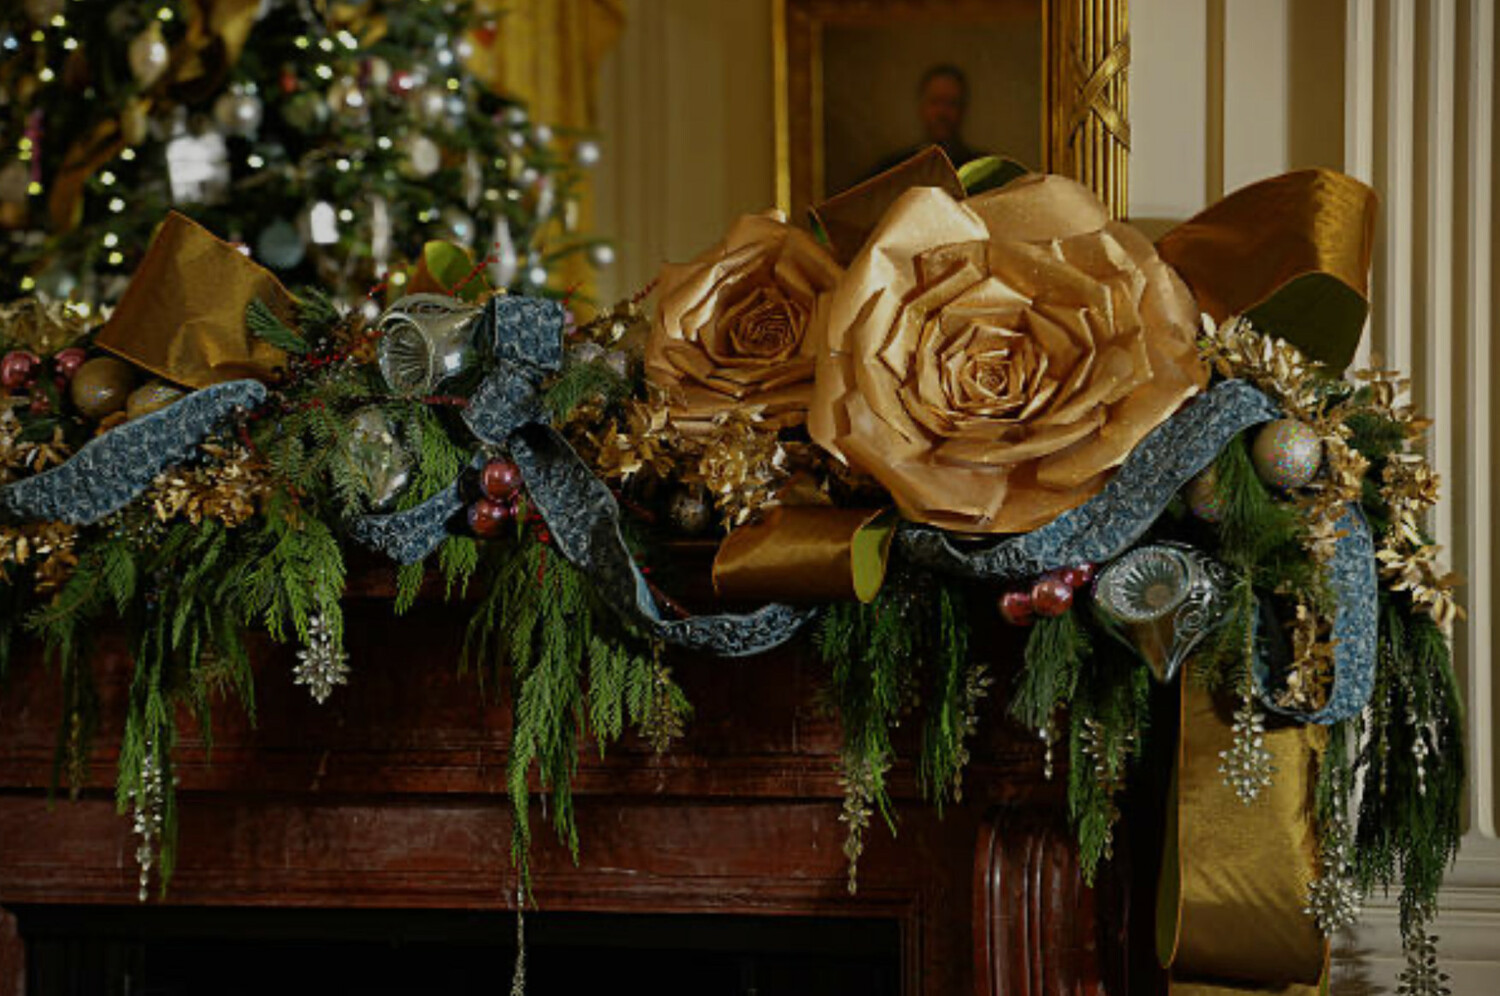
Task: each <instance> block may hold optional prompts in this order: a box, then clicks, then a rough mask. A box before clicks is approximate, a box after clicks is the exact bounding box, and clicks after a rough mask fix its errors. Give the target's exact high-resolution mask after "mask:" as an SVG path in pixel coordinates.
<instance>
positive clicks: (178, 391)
mask: <svg viewBox="0 0 1500 996" xmlns="http://www.w3.org/2000/svg"><path fill="white" fill-rule="evenodd" d="M185 393H186V392H185V391H183V389H182V388H180V387H178V386H177V385H175V384H168V383H167V382H166V381H164V380H153V381H148V382H147V383H145V384H142V385H141V386H140V387H138V388H136V389H135V390H134V391H131V392H130V397H128V398H126V399H125V417H126V418H128V419H137V418H140V417H141V416H142V415H150V414H151V413H152V412H159V411H161V410H162V409H163V408H165V407H167V406H168V405H170V404H172V403H173V402H175V401H177V400H178V399H179V398H181V397H182V396H183V394H185Z"/></svg>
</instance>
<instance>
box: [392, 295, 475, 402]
mask: <svg viewBox="0 0 1500 996" xmlns="http://www.w3.org/2000/svg"><path fill="white" fill-rule="evenodd" d="M479 314H480V308H479V306H478V305H473V304H467V303H465V302H463V301H458V300H455V299H454V298H451V297H448V296H447V295H444V294H408V295H407V296H406V297H403V298H401V299H400V300H398V301H396V302H395V303H394V304H392V305H391V306H390V307H389V308H387V309H386V311H385V314H383V315H381V316H380V322H379V324H378V325H377V326H376V327H377V329H378V330H379V332H380V346H379V349H378V357H377V358H378V360H379V362H380V373H381V375H382V376H384V377H385V382H386V384H388V385H390V388H391V390H393V391H396V392H397V393H401V394H425V393H427V392H430V391H432V390H433V389H434V388H436V387H437V386H438V385H439V384H441V383H442V382H443V381H445V380H447V379H448V378H450V377H453V376H455V375H457V374H460V373H462V372H463V371H465V370H467V369H468V368H469V367H470V366H472V365H473V363H474V361H475V358H476V351H475V347H474V327H475V325H476V324H477V323H478V321H479Z"/></svg>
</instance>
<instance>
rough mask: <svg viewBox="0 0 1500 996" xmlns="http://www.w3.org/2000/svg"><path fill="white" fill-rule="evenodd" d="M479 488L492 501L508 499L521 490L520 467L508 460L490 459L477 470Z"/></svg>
mask: <svg viewBox="0 0 1500 996" xmlns="http://www.w3.org/2000/svg"><path fill="white" fill-rule="evenodd" d="M479 490H480V491H483V492H484V496H485V497H486V498H490V499H492V500H494V501H509V500H510V499H512V498H514V497H515V496H516V495H517V494H519V493H520V491H521V468H520V467H517V466H516V465H515V464H513V463H511V462H510V461H509V460H491V461H490V462H489V463H487V464H485V465H484V469H483V470H481V471H480V472H479Z"/></svg>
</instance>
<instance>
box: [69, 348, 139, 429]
mask: <svg viewBox="0 0 1500 996" xmlns="http://www.w3.org/2000/svg"><path fill="white" fill-rule="evenodd" d="M134 384H135V371H134V370H132V369H131V367H130V364H128V363H126V362H125V361H124V360H117V359H115V358H114V357H113V356H100V357H96V358H95V359H92V360H89V361H88V362H87V363H85V364H84V365H83V366H81V367H79V368H78V372H77V373H76V374H74V375H73V380H72V382H71V383H70V384H69V385H68V395H69V396H70V397H71V398H72V399H73V406H74V407H75V408H77V409H78V410H79V411H80V412H82V413H83V415H84V416H85V417H86V418H91V419H94V420H96V421H97V420H99V419H102V418H104V417H105V416H106V415H109V414H112V413H114V412H117V411H120V410H121V409H123V408H124V407H125V401H126V399H127V398H128V397H129V396H130V389H131V387H132V386H133V385H134Z"/></svg>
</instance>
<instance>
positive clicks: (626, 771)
mask: <svg viewBox="0 0 1500 996" xmlns="http://www.w3.org/2000/svg"><path fill="white" fill-rule="evenodd" d="M462 620H463V613H462V610H461V609H459V608H454V607H441V606H430V605H429V606H423V607H419V608H418V609H417V610H416V611H415V612H414V613H413V614H412V615H411V616H409V617H407V618H406V619H404V620H401V621H399V622H398V621H393V620H391V619H390V618H389V616H388V614H387V610H386V608H385V607H384V606H383V605H379V604H373V603H372V604H361V603H358V602H356V603H354V604H353V605H351V607H350V619H349V626H348V630H349V650H350V654H351V658H352V660H353V662H354V666H355V668H356V673H355V676H354V679H355V680H354V681H353V683H352V684H351V685H350V686H348V687H346V688H341V689H339V690H338V691H337V692H336V693H335V695H334V697H333V698H332V699H331V700H330V701H329V702H328V703H327V705H325V706H322V707H319V706H317V705H316V704H314V703H312V702H311V701H309V700H308V698H307V696H306V693H305V690H303V689H301V688H297V687H295V686H293V685H292V684H291V681H290V670H291V666H292V658H291V654H290V652H289V651H288V650H286V649H285V648H275V647H271V646H263V647H260V648H258V650H257V681H258V689H257V694H258V699H259V703H260V710H259V717H260V718H259V722H258V724H254V725H252V724H251V723H249V722H247V721H246V720H245V719H244V718H243V717H241V716H240V715H238V712H237V710H236V709H234V708H227V709H220V710H219V711H218V713H217V714H216V718H215V744H216V746H215V748H214V750H213V752H212V754H211V755H210V754H209V753H208V752H207V751H206V749H205V748H204V746H203V744H201V743H200V742H196V741H194V740H192V739H191V738H187V740H186V741H185V743H184V746H183V750H182V751H181V752H180V767H179V772H178V774H179V778H180V784H181V795H180V805H179V811H180V820H181V834H180V853H179V865H178V869H177V873H176V877H175V878H174V880H173V883H172V888H171V892H170V895H169V896H168V897H167V899H166V900H165V902H166V903H167V904H169V905H173V906H201V905H210V906H244V907H267V906H285V907H328V908H346V909H357V908H363V909H378V908H388V909H418V908H446V909H510V908H513V905H514V897H515V892H516V877H515V872H514V869H513V868H512V866H511V861H510V830H511V827H510V812H509V803H508V800H507V799H506V797H505V794H504V758H505V749H506V743H507V739H508V708H507V703H506V702H505V701H504V698H503V695H502V696H501V697H499V698H498V700H497V699H496V698H495V697H494V696H489V697H487V696H486V695H481V694H480V692H479V689H478V687H477V684H476V680H475V678H474V676H473V675H467V676H463V675H460V674H459V673H458V669H457V665H456V661H457V657H458V646H459V643H460V641H461V638H462V633H461V626H462ZM1007 639H1008V637H1005V636H1003V635H1002V636H1000V637H997V638H996V640H995V641H993V642H990V641H988V640H987V639H981V640H977V641H976V644H977V645H978V646H980V647H981V648H982V649H981V652H985V653H988V654H990V655H992V658H993V660H994V662H995V666H996V669H997V672H998V674H997V688H1003V687H1007V685H1008V683H1009V681H1010V680H1011V676H1010V672H1009V671H1008V670H1007V669H1006V667H1005V665H1004V661H1005V660H1007V659H1010V658H1011V655H1012V654H1013V652H1014V649H1015V648H1014V644H1013V642H1007ZM673 664H674V668H675V673H676V675H677V677H678V678H679V680H680V681H681V682H682V683H683V685H684V687H685V689H686V691H687V693H688V696H689V699H690V700H691V701H692V702H693V703H694V706H695V709H696V713H695V716H694V719H693V721H692V723H691V725H690V727H689V730H688V734H687V736H686V737H685V738H684V740H683V742H682V743H680V744H679V745H677V746H676V747H675V748H674V749H673V751H672V752H671V753H670V754H668V755H666V756H664V757H660V758H658V757H655V756H653V755H652V754H651V752H650V751H649V749H648V748H647V747H646V745H645V744H643V743H641V742H639V741H637V740H633V739H631V740H627V742H626V743H624V744H621V745H619V746H618V747H616V748H612V749H611V750H610V752H609V754H608V756H607V757H604V758H602V759H601V758H600V757H599V756H598V754H597V752H596V751H594V750H592V749H591V750H589V751H588V752H587V754H586V755H585V758H584V761H583V762H582V764H581V767H580V772H579V777H578V782H577V790H578V796H579V798H578V804H577V806H578V822H579V832H580V838H581V849H580V852H579V855H578V860H577V862H576V863H575V862H574V861H573V860H572V857H571V856H570V855H569V853H568V852H567V850H566V848H564V847H563V846H561V845H560V844H559V843H558V842H557V841H556V839H555V837H554V836H553V834H552V833H551V830H550V827H549V826H548V825H546V824H545V823H544V822H543V804H542V802H541V801H540V800H538V801H537V803H536V806H535V809H534V811H533V827H534V831H535V834H536V843H535V847H534V853H533V869H534V879H535V895H536V899H537V902H538V904H539V906H540V908H541V909H544V910H553V911H559V912H561V911H593V912H613V913H630V912H656V913H691V914H704V915H716V914H725V915H741V914H755V915H763V916H820V917H868V916H879V917H887V918H890V919H892V920H895V921H897V922H898V923H900V925H901V932H900V933H901V938H902V942H901V944H902V951H901V957H902V966H903V968H902V970H903V974H904V979H905V982H904V989H903V991H904V992H906V993H909V994H933V996H935V994H939V993H942V994H945V996H948V994H953V993H964V992H978V993H982V994H984V996H995V994H1002V993H1003V994H1006V996H1038V994H1048V996H1052V994H1069V996H1074V994H1077V996H1085V994H1087V996H1096V994H1104V993H1114V994H1120V993H1123V992H1124V989H1123V982H1120V983H1116V982H1115V978H1116V977H1117V976H1119V977H1123V973H1120V972H1118V971H1116V970H1115V969H1114V968H1113V967H1112V966H1113V965H1114V961H1112V959H1115V958H1116V953H1115V952H1116V951H1117V949H1118V948H1119V947H1120V945H1121V943H1122V942H1123V938H1122V936H1121V935H1122V934H1123V931H1124V927H1125V916H1124V904H1123V901H1122V900H1121V898H1120V895H1119V894H1118V893H1117V892H1111V891H1110V890H1108V889H1101V891H1100V892H1098V893H1095V892H1094V891H1092V890H1088V889H1085V888H1084V887H1083V885H1082V882H1081V881H1080V880H1079V876H1078V871H1077V868H1076V864H1075V863H1074V861H1073V857H1072V850H1071V844H1070V842H1069V839H1068V835H1067V834H1066V832H1064V831H1063V830H1062V829H1061V827H1062V817H1061V815H1060V813H1061V810H1062V788H1061V784H1060V783H1061V780H1062V777H1063V773H1062V772H1061V771H1060V772H1059V778H1058V780H1057V781H1053V782H1049V781H1046V780H1044V779H1043V778H1042V777H1041V762H1040V753H1039V751H1038V746H1037V744H1036V743H1035V741H1034V740H1033V739H1032V738H1030V737H1028V736H1025V735H1024V734H1023V733H1022V732H1021V731H1018V730H1016V729H1015V728H1013V727H1012V726H1010V725H1009V724H1008V723H1007V722H1006V721H1005V720H1004V718H1003V716H1002V715H1001V705H1000V704H999V703H998V702H994V701H992V702H991V703H990V704H989V706H988V709H987V711H988V713H989V714H988V715H987V716H986V717H985V722H984V723H983V732H982V734H981V736H980V738H979V739H978V741H977V742H976V743H975V744H974V747H973V751H972V753H973V757H974V764H973V767H972V768H971V770H970V771H969V773H968V775H967V777H966V781H965V800H964V802H963V803H962V804H959V805H951V806H948V807H946V809H945V811H944V812H943V813H942V814H941V815H940V814H939V813H937V812H936V811H935V810H934V809H933V808H932V807H931V806H929V805H927V804H926V803H925V802H924V801H922V800H921V798H920V793H919V792H918V790H917V787H916V784H915V779H914V777H913V774H912V772H911V769H910V767H909V766H907V765H901V766H898V768H897V769H896V771H895V772H894V773H893V784H894V786H895V790H896V795H897V797H898V805H897V812H898V816H899V826H898V836H897V837H895V838H893V837H892V836H891V834H890V833H889V832H888V831H887V830H886V829H885V827H884V826H881V825H877V826H875V827H873V828H872V829H871V831H870V832H869V834H868V841H867V850H866V853H865V856H864V858H863V859H862V860H861V863H860V873H861V874H860V889H859V892H858V893H857V894H856V895H854V896H850V895H849V894H848V892H847V890H846V887H845V882H846V873H845V865H844V856H843V851H842V847H843V840H844V827H843V824H842V823H840V822H839V818H838V817H839V811H840V809H839V800H840V792H839V787H838V782H837V772H836V770H835V761H836V758H837V752H838V731H837V728H836V724H835V723H834V722H833V720H832V719H831V718H830V717H828V716H827V715H825V714H823V713H822V712H821V711H820V710H819V709H818V708H817V707H816V706H815V705H814V703H815V702H816V699H817V695H816V692H817V690H818V686H819V683H820V682H821V681H822V680H823V678H824V676H823V673H822V671H821V667H820V665H818V664H817V663H816V662H814V661H810V660H808V659H807V658H806V657H805V656H802V655H799V654H798V653H795V652H785V653H778V654H771V655H766V656H764V657H760V658H753V659H749V660H743V661H718V660H706V659H704V660H698V659H685V658H678V659H674V662H673ZM94 666H95V670H96V673H97V674H98V675H99V677H100V682H99V685H100V693H101V701H102V705H103V715H104V729H103V731H102V732H101V735H100V738H99V745H98V747H97V749H96V752H95V754H94V756H93V758H92V769H91V774H90V781H89V786H88V788H87V790H86V791H85V792H84V793H83V796H82V798H81V799H80V800H79V801H77V802H73V803H67V802H59V803H57V804H56V805H53V804H51V803H49V802H48V800H47V798H46V792H45V787H46V785H47V783H48V781H49V779H50V776H51V768H52V750H53V745H54V742H55V741H54V739H53V738H54V736H55V731H56V729H57V723H58V722H59V721H60V719H61V716H60V702H59V700H58V697H57V692H56V690H55V680H54V676H53V675H52V674H50V673H49V672H48V671H47V669H45V668H44V667H42V666H41V664H40V662H38V661H36V660H35V659H30V660H27V659H23V660H21V661H19V662H18V663H17V667H16V668H15V671H14V673H13V680H12V681H11V682H10V685H9V687H8V688H6V689H5V690H4V691H3V693H0V903H5V904H12V905H26V904H122V903H130V902H133V901H134V895H135V887H136V871H135V863H134V840H133V839H132V837H131V834H130V832H129V822H128V820H126V819H124V818H122V817H120V816H118V815H117V814H116V813H115V810H114V803H113V796H112V783H113V764H114V757H113V753H112V748H111V745H112V744H113V742H114V741H115V740H116V739H117V736H118V728H119V722H120V714H121V712H122V706H123V703H124V696H125V693H126V690H127V685H128V679H129V672H130V664H129V661H128V659H127V658H126V656H125V654H124V653H123V648H122V646H121V645H120V643H119V641H118V640H115V639H112V638H110V637H108V636H106V637H105V638H104V639H103V640H102V642H101V645H100V647H99V653H98V656H97V657H96V659H95V661H94ZM493 684H494V683H493V682H492V685H493ZM501 684H503V682H501ZM491 691H493V688H492V689H491ZM907 725H908V726H912V725H915V724H907ZM900 732H901V734H902V736H903V737H908V738H910V737H914V736H915V735H916V732H917V731H915V730H912V729H905V728H904V729H903V730H902V731H900ZM904 749H905V751H906V754H907V756H912V755H913V754H914V753H915V750H914V744H913V743H912V742H911V741H910V740H908V741H907V742H906V743H905V744H904ZM6 925H7V921H4V920H0V996H13V994H15V993H16V992H18V991H19V990H18V989H17V988H15V987H16V985H18V983H15V982H9V983H8V982H7V981H6V980H7V979H12V980H14V979H16V978H19V975H18V974H17V972H15V971H13V970H12V967H11V964H10V963H11V962H13V961H14V960H16V959H18V958H19V957H20V955H21V952H20V950H19V945H18V944H17V942H16V941H15V939H14V925H13V923H12V924H11V925H10V929H11V934H10V935H9V941H7V935H6V933H5V930H6ZM1101 925H1108V929H1102V928H1101ZM7 986H9V988H7Z"/></svg>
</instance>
